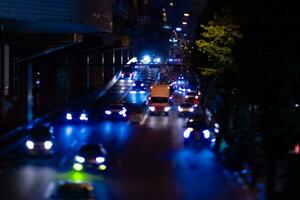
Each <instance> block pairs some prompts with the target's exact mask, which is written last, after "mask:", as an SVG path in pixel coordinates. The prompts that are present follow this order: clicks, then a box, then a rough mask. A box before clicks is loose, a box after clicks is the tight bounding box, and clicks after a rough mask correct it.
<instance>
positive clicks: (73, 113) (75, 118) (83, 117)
mask: <svg viewBox="0 0 300 200" xmlns="http://www.w3.org/2000/svg"><path fill="white" fill-rule="evenodd" d="M65 119H66V120H67V121H68V122H87V121H88V120H89V117H88V113H87V112H86V110H85V109H78V108H69V109H67V111H66V114H65Z"/></svg>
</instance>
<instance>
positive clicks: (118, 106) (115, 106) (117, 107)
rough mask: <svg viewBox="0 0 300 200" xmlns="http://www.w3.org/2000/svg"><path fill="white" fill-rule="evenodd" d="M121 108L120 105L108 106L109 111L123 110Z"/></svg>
mask: <svg viewBox="0 0 300 200" xmlns="http://www.w3.org/2000/svg"><path fill="white" fill-rule="evenodd" d="M123 107H124V106H123V105H121V104H118V105H111V106H109V108H110V109H120V110H121V109H123Z"/></svg>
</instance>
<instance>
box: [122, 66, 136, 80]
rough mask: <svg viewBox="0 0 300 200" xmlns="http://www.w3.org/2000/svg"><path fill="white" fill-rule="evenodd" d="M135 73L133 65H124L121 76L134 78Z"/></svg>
mask: <svg viewBox="0 0 300 200" xmlns="http://www.w3.org/2000/svg"><path fill="white" fill-rule="evenodd" d="M133 74H134V70H133V69H132V67H123V68H122V73H121V78H128V79H133Z"/></svg>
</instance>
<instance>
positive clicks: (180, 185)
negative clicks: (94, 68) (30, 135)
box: [0, 67, 249, 200]
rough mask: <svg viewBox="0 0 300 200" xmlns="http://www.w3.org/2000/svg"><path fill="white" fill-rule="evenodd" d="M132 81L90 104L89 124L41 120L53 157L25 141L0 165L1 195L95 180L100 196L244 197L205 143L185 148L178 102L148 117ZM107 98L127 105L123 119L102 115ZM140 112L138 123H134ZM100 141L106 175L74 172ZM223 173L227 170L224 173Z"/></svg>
mask: <svg viewBox="0 0 300 200" xmlns="http://www.w3.org/2000/svg"><path fill="white" fill-rule="evenodd" d="M156 75H157V69H149V68H148V67H144V68H142V69H141V70H140V71H138V73H137V78H138V79H140V80H143V81H144V82H145V84H146V88H149V87H150V84H152V83H153V82H154V81H155V80H156ZM130 88H131V83H130V82H128V80H118V81H117V82H116V83H115V84H114V85H113V86H112V87H111V88H110V89H109V90H108V91H107V92H106V93H105V94H104V95H103V96H102V97H101V98H100V99H99V100H97V101H96V102H93V103H92V104H90V105H88V107H87V110H88V112H89V113H92V114H91V115H89V116H90V120H89V122H82V123H81V124H71V123H69V122H67V121H62V120H61V119H62V117H61V116H57V117H55V118H53V119H52V120H50V121H47V122H45V124H51V126H53V127H54V134H55V142H54V149H55V153H54V155H49V156H47V155H46V156H44V155H39V156H32V155H28V154H27V153H26V152H27V149H26V146H25V139H24V140H23V141H19V145H18V146H17V147H16V148H14V149H13V150H12V151H10V152H9V153H8V154H7V155H6V156H5V157H4V158H2V159H1V163H0V183H1V189H2V195H1V196H3V197H5V199H48V198H51V195H52V193H53V191H54V187H55V185H56V184H57V183H58V182H59V181H62V180H63V181H83V182H90V183H92V184H93V186H94V189H95V193H96V197H97V199H228V200H229V199H230V200H232V199H249V198H248V197H247V195H248V194H247V193H246V192H245V191H244V190H243V189H242V186H241V185H238V183H237V182H235V180H234V179H231V178H230V177H229V176H226V173H225V168H224V167H223V166H222V165H221V164H220V162H219V161H218V159H217V157H216V156H215V155H214V153H213V152H212V150H211V149H210V148H209V147H203V148H202V147H199V148H195V147H184V145H183V137H182V132H183V130H184V128H183V126H184V125H185V123H186V118H185V117H178V114H177V110H176V107H177V106H176V105H177V104H178V102H181V101H182V97H181V95H176V99H175V101H176V103H175V105H174V106H173V107H172V110H171V113H170V115H169V116H150V115H149V114H147V112H146V109H144V107H145V106H144V100H145V99H146V98H147V94H131V93H129V91H130ZM112 102H123V103H125V105H127V108H128V110H129V116H128V118H127V120H110V119H109V118H106V117H105V116H104V115H103V113H104V110H105V108H106V106H107V105H109V104H110V103H112ZM138 110H143V111H144V112H143V113H142V114H140V119H141V120H140V123H139V124H134V123H131V119H132V117H133V113H136V112H137V111H138ZM85 143H101V144H103V145H104V147H105V148H106V149H107V151H108V155H109V164H108V168H107V170H106V171H105V172H96V173H94V172H92V173H89V172H85V171H82V172H76V171H74V170H73V169H72V164H73V159H74V156H75V155H76V153H77V151H78V149H79V148H80V146H81V145H82V144H85ZM227 175H228V174H227Z"/></svg>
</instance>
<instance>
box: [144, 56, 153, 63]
mask: <svg viewBox="0 0 300 200" xmlns="http://www.w3.org/2000/svg"><path fill="white" fill-rule="evenodd" d="M150 62H151V58H150V56H148V55H145V56H144V57H143V59H142V63H144V64H149V63H150Z"/></svg>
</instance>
